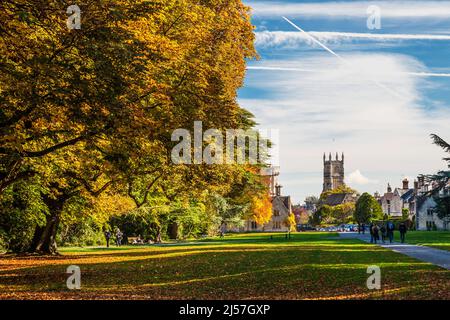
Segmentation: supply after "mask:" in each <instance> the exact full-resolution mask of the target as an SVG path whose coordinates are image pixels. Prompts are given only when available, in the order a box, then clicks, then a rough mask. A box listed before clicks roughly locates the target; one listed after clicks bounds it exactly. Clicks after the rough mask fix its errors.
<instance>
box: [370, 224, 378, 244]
mask: <svg viewBox="0 0 450 320" xmlns="http://www.w3.org/2000/svg"><path fill="white" fill-rule="evenodd" d="M379 231H380V230H379V229H378V226H377V225H376V224H374V225H373V227H372V235H373V242H374V243H375V244H376V243H377V241H378V240H380V233H379Z"/></svg>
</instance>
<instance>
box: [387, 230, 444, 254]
mask: <svg viewBox="0 0 450 320" xmlns="http://www.w3.org/2000/svg"><path fill="white" fill-rule="evenodd" d="M396 236H397V237H399V235H398V234H396ZM396 240H399V239H396ZM406 242H407V243H410V244H417V245H422V246H430V247H434V248H438V249H443V250H449V251H450V232H449V231H409V232H407V233H406Z"/></svg>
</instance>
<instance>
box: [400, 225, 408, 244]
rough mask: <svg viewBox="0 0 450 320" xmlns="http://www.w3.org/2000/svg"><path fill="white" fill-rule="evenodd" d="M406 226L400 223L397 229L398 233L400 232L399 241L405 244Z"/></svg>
mask: <svg viewBox="0 0 450 320" xmlns="http://www.w3.org/2000/svg"><path fill="white" fill-rule="evenodd" d="M406 229H407V228H406V225H405V223H404V222H402V223H400V226H399V227H398V231H400V240H401V241H402V243H405V235H406Z"/></svg>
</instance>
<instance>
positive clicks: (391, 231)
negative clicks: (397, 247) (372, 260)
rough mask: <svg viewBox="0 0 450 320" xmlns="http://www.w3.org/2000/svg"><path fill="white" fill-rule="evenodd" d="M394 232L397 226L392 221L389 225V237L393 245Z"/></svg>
mask: <svg viewBox="0 0 450 320" xmlns="http://www.w3.org/2000/svg"><path fill="white" fill-rule="evenodd" d="M394 230H395V225H394V224H393V223H392V221H389V222H388V224H387V236H388V238H389V243H392V242H393V241H394Z"/></svg>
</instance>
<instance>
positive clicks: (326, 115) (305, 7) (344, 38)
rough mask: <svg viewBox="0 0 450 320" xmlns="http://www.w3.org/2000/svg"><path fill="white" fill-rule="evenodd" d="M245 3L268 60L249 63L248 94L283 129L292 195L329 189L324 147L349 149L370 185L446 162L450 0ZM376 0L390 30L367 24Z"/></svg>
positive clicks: (357, 180)
mask: <svg viewBox="0 0 450 320" xmlns="http://www.w3.org/2000/svg"><path fill="white" fill-rule="evenodd" d="M244 2H245V3H246V4H247V5H249V6H250V7H252V8H253V17H252V21H253V24H254V25H255V27H256V30H255V32H256V48H257V50H258V53H259V55H260V57H261V59H260V60H258V61H250V62H249V63H248V69H249V70H248V71H247V76H246V81H245V85H244V87H243V88H242V89H241V90H240V91H239V102H240V104H241V105H242V106H243V107H244V108H246V109H248V110H250V111H251V112H253V114H254V115H255V118H256V121H257V122H258V123H259V126H260V127H261V128H263V129H278V130H279V135H280V139H279V143H278V146H279V159H280V167H281V175H280V179H279V180H280V183H281V184H282V185H283V192H284V194H290V195H291V196H292V197H293V201H294V202H295V203H298V202H302V201H303V200H304V198H305V197H306V196H308V195H319V194H320V192H321V190H322V157H323V153H324V152H327V154H328V152H332V153H333V157H334V154H335V153H336V152H339V154H340V153H341V152H344V153H345V169H346V178H347V184H348V185H350V186H351V187H354V188H355V189H357V190H358V191H360V192H365V191H368V192H371V193H373V192H375V191H379V192H384V191H385V189H386V186H387V183H388V182H389V183H391V185H392V186H400V185H401V180H402V179H403V178H404V177H408V178H409V180H410V181H411V184H412V181H413V180H414V178H415V177H416V176H417V175H418V174H420V173H432V172H434V171H437V170H439V169H443V168H445V163H444V162H443V161H442V160H441V158H442V157H443V156H444V153H443V152H442V150H440V149H439V148H438V147H436V146H434V145H432V144H431V140H430V138H429V134H431V133H437V134H439V135H440V136H442V137H443V138H444V139H447V140H450V125H449V119H450V117H449V116H450V90H449V88H450V59H449V57H450V1H339V2H331V1H287V0H285V1H257V0H247V1H244ZM370 5H377V6H378V8H379V9H380V10H381V11H380V13H381V16H380V17H381V29H374V30H370V29H369V28H368V27H367V19H368V16H369V15H368V14H367V11H366V10H367V8H368V7H369V6H370ZM282 16H285V17H287V18H288V19H290V20H291V21H292V22H294V23H295V24H296V25H297V26H299V27H300V28H302V29H303V30H305V31H306V32H307V33H308V34H309V35H311V36H313V37H314V38H315V39H317V40H318V41H319V42H320V43H322V44H323V45H325V46H326V47H327V48H329V49H330V50H332V51H333V52H334V53H336V54H337V55H339V56H340V57H341V58H342V59H339V58H337V57H336V56H334V55H333V54H331V53H330V52H328V51H326V50H325V49H324V48H323V47H321V46H319V45H318V44H317V43H314V42H313V41H312V40H311V39H310V38H308V37H307V36H305V35H304V34H303V33H301V32H299V31H298V30H296V29H295V28H294V27H293V26H291V25H290V24H289V23H287V22H286V21H285V20H284V19H283V18H282Z"/></svg>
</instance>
